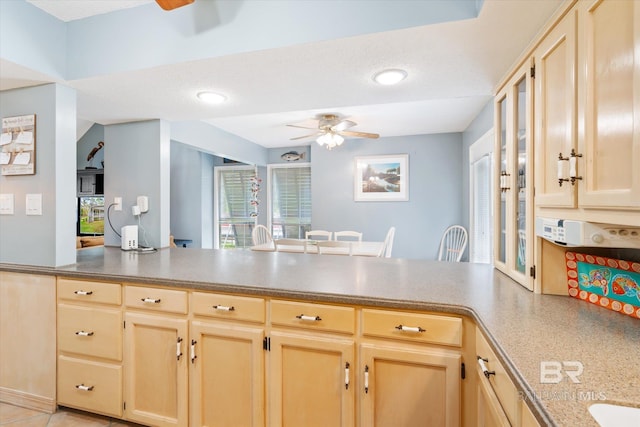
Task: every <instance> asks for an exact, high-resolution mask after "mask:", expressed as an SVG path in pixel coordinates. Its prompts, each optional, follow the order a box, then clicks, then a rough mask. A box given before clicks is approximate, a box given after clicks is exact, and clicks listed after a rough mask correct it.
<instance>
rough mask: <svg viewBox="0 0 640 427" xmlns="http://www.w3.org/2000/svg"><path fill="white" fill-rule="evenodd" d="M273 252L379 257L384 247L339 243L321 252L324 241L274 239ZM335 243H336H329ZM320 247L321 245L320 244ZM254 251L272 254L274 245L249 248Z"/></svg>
mask: <svg viewBox="0 0 640 427" xmlns="http://www.w3.org/2000/svg"><path fill="white" fill-rule="evenodd" d="M274 242H275V248H276V249H275V250H276V251H278V252H293V253H308V254H322V255H351V256H370V257H377V256H380V253H381V252H382V249H383V247H384V242H376V241H339V242H340V244H341V245H340V246H331V247H329V246H327V247H323V248H322V250H320V248H319V247H318V246H319V245H318V243H319V242H327V241H326V240H324V241H323V240H312V239H276V240H275V241H274ZM331 242H336V241H331ZM320 246H322V243H320ZM251 250H254V251H263V252H273V251H274V243H263V244H259V245H255V246H252V247H251Z"/></svg>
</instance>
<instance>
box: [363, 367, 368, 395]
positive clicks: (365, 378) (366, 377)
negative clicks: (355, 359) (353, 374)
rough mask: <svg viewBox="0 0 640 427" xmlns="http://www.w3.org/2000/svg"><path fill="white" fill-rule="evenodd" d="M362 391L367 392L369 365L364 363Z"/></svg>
mask: <svg viewBox="0 0 640 427" xmlns="http://www.w3.org/2000/svg"><path fill="white" fill-rule="evenodd" d="M364 392H365V393H369V365H364Z"/></svg>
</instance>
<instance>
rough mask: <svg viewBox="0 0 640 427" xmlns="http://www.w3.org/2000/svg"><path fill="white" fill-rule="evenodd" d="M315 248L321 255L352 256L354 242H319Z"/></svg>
mask: <svg viewBox="0 0 640 427" xmlns="http://www.w3.org/2000/svg"><path fill="white" fill-rule="evenodd" d="M315 246H316V248H317V250H318V252H317V253H318V254H320V255H351V247H352V242H345V241H339V240H326V241H325V240H319V241H317V242H316V244H315Z"/></svg>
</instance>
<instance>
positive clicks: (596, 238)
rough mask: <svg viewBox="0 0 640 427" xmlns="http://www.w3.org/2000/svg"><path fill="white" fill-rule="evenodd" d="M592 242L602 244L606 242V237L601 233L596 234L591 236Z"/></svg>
mask: <svg viewBox="0 0 640 427" xmlns="http://www.w3.org/2000/svg"><path fill="white" fill-rule="evenodd" d="M591 241H592V242H593V243H602V242H604V236H603V235H602V234H600V233H595V234H593V235H591Z"/></svg>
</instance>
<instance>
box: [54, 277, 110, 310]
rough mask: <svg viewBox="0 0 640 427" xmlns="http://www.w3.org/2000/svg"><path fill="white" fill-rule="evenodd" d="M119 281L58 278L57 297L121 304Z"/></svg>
mask: <svg viewBox="0 0 640 427" xmlns="http://www.w3.org/2000/svg"><path fill="white" fill-rule="evenodd" d="M121 290H122V286H121V285H120V284H119V283H106V282H92V281H88V280H72V279H62V278H58V299H61V300H69V301H81V302H94V303H101V304H116V305H120V304H122V292H121Z"/></svg>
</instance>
